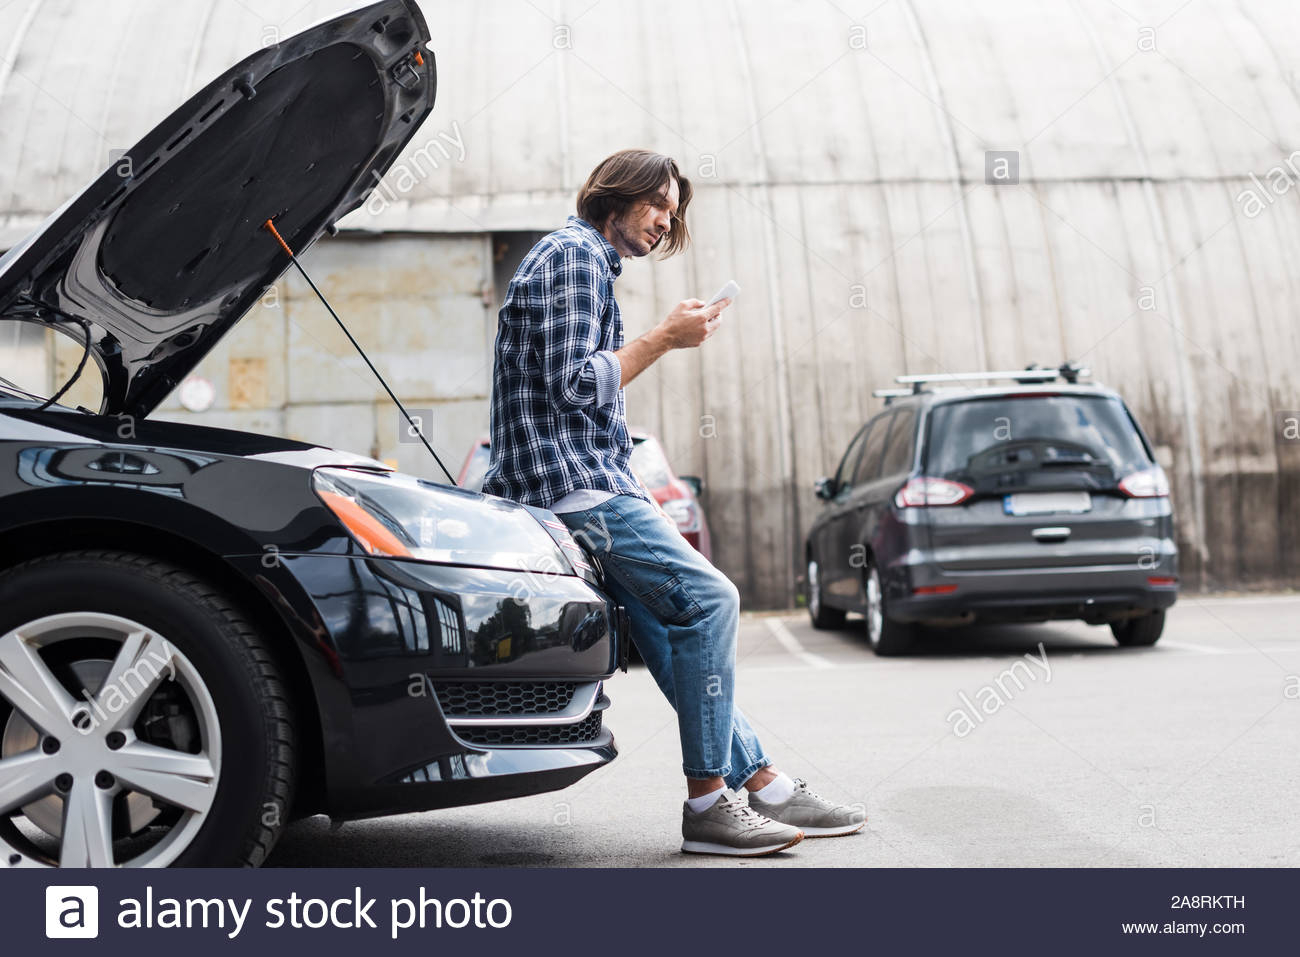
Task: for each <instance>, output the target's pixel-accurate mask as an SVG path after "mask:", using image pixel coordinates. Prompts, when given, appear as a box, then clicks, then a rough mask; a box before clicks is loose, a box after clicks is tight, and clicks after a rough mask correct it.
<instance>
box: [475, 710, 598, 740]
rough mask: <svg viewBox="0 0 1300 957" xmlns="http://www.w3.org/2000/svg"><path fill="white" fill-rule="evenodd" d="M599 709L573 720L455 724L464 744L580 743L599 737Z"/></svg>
mask: <svg viewBox="0 0 1300 957" xmlns="http://www.w3.org/2000/svg"><path fill="white" fill-rule="evenodd" d="M603 714H604V712H603V711H593V712H592V713H591V714H589V715H588V716H587V717H586V718H584V719H583V720H581V721H579V722H578V723H577V724H535V725H499V726H492V725H480V726H478V727H464V728H457V729H456V734H457V735H459V736H460V738H461V739H462V740H463V741H465V742H467V743H468V744H478V745H483V746H489V747H491V746H500V745H524V746H528V745H534V746H535V745H544V744H584V743H586V742H588V741H594V740H595V739H596V738H598V737H600V729H601V716H602V715H603Z"/></svg>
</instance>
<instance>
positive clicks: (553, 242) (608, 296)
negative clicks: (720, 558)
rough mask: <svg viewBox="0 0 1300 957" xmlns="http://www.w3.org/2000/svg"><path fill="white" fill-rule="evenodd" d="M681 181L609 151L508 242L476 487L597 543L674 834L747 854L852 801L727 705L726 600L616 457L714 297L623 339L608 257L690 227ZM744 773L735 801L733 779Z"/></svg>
mask: <svg viewBox="0 0 1300 957" xmlns="http://www.w3.org/2000/svg"><path fill="white" fill-rule="evenodd" d="M690 201H691V184H690V182H689V181H688V180H687V179H686V178H685V177H684V176H682V175H681V172H680V171H679V170H678V168H677V164H676V163H675V162H674V161H673V160H672V159H671V158H669V157H667V156H663V155H660V154H657V153H652V152H649V151H646V150H623V151H622V152H619V153H615V154H614V155H613V156H610V157H609V158H608V159H606V160H604V161H603V162H602V163H601V164H600V165H599V166H597V167H596V168H595V170H593V171H592V173H591V176H589V177H588V179H587V182H586V184H585V185H584V186H583V187H582V190H581V191H580V192H579V193H578V203H577V206H578V215H577V216H570V217H569V220H568V224H567V225H566V226H564V227H563V228H561V229H558V230H556V231H555V232H553V233H551V234H549V235H548V236H545V237H543V238H542V239H541V241H539V242H538V243H537V245H536V246H534V247H533V248H532V250H531V251H530V252H529V253H528V255H527V256H525V257H524V260H523V262H522V263H520V265H519V269H518V270H517V271H516V272H515V275H514V279H513V280H511V283H510V287H509V289H508V291H507V292H506V301H505V305H503V306H502V308H501V313H500V321H499V325H498V328H497V339H496V363H495V368H494V370H493V390H492V459H491V464H490V466H489V468H488V473H487V478H486V480H485V481H484V485H483V491H485V492H488V493H490V494H493V495H500V496H503V497H505V498H510V499H514V500H516V501H520V502H524V503H526V504H529V505H536V506H540V507H543V508H548V509H550V510H551V511H553V512H555V513H556V514H557V515H558V516H559V517H560V519H561V520H562V521H564V523H565V524H566V525H568V526H569V528H570V529H571V530H572V531H573V532H574V534H575V536H577V537H578V538H580V539H581V540H582V541H583V542H584V544H587V545H588V546H589V547H591V548H592V549H593V551H596V553H597V554H598V555H599V556H600V559H601V564H602V566H603V568H604V571H605V577H606V584H607V588H608V590H609V592H610V594H611V595H612V596H613V597H614V599H615V600H616V601H618V602H619V603H620V604H622V605H624V606H625V607H626V608H627V609H628V614H629V617H630V619H631V624H632V637H633V640H634V642H635V643H636V646H637V649H638V650H639V651H640V652H641V657H642V658H643V659H644V660H645V663H646V666H647V667H648V668H649V670H650V673H651V674H652V675H653V676H654V679H655V681H656V682H657V683H658V685H659V687H660V689H661V690H662V691H663V693H664V694H665V695H666V696H667V698H668V701H669V703H670V704H672V705H673V706H674V707H675V708H676V710H677V718H678V729H679V732H680V737H681V746H682V761H683V771H684V772H685V774H686V793H687V800H686V803H685V804H684V805H683V808H682V850H683V851H686V852H693V853H703V854H727V855H737V856H758V855H762V854H771V853H774V852H776V851H780V850H784V849H785V848H788V847H791V846H793V845H794V844H797V843H798V842H799V841H801V840H802V839H803V838H804V836H805V835H807V836H812V837H829V836H835V835H841V834H849V833H852V832H854V831H857V830H859V829H860V828H861V827H862V826H863V824H864V823H865V815H863V814H862V812H861V811H855V810H853V809H850V808H847V807H842V806H837V805H834V804H832V803H831V802H829V801H826V800H825V799H823V798H821V797H819V796H818V795H816V794H815V793H813V792H812V791H811V790H809V789H808V787H807V785H806V784H804V782H802V781H798V780H793V779H791V778H790V777H788V776H787V775H785V774H782V773H780V772H778V771H777V770H776V768H774V767H772V765H771V762H770V761H769V760H768V758H767V756H766V755H765V754H764V753H763V748H762V746H761V745H760V744H759V741H758V738H757V736H756V735H755V734H754V731H753V729H752V728H751V727H750V726H749V723H748V721H746V720H745V716H744V715H743V714H742V713H741V711H740V710H739V709H738V708H736V707H735V706H734V705H733V695H734V684H735V658H736V634H737V630H738V627H739V614H740V599H739V595H738V593H737V591H736V587H735V586H734V585H733V584H732V583H731V582H730V581H729V580H728V579H727V578H726V576H724V575H723V574H722V573H721V572H719V571H718V570H717V569H715V568H714V567H713V566H712V565H711V564H709V562H708V561H707V560H706V559H705V558H704V557H703V556H701V555H700V554H699V552H697V551H695V549H693V548H691V547H690V545H688V544H687V542H686V540H685V539H684V538H682V537H681V535H680V534H679V533H678V532H677V529H676V527H675V526H673V525H672V523H671V521H669V520H668V518H667V516H666V515H664V513H663V512H662V511H661V510H659V508H658V506H657V505H656V504H655V503H654V501H653V500H652V499H651V498H650V496H649V495H648V494H647V493H646V491H645V489H644V488H643V487H642V486H641V484H640V482H639V481H638V480H637V478H636V477H635V476H634V475H633V473H632V471H631V470H630V469H629V467H628V458H629V456H630V454H631V451H632V443H631V441H630V440H629V438H628V432H627V423H626V421H625V418H624V406H623V387H624V386H626V385H627V384H628V383H629V382H631V381H632V380H633V379H635V378H636V377H637V376H638V375H639V374H640V373H642V372H643V371H645V369H646V368H647V367H648V366H650V365H651V364H652V363H654V362H655V361H656V360H658V359H659V358H660V357H662V356H663V355H665V354H666V353H667V352H669V351H671V350H673V349H689V348H696V347H698V346H700V345H701V344H702V343H704V342H705V341H706V340H707V339H709V338H710V337H711V336H712V335H713V334H714V333H715V332H716V331H717V328H718V321H719V320H718V316H719V314H720V313H721V312H722V310H723V309H725V308H726V307H727V306H728V305H729V304H730V300H723V301H722V302H720V303H717V304H716V305H713V306H705V304H704V303H703V302H701V301H700V300H698V299H686V300H683V301H682V302H679V303H678V304H677V306H676V307H675V308H674V309H673V310H672V312H670V313H669V314H668V317H667V318H666V319H664V320H663V322H661V323H659V325H657V326H656V327H655V328H654V329H652V330H650V331H649V332H647V333H646V334H645V335H643V336H641V337H640V338H638V339H635V340H634V341H632V342H629V343H627V344H626V345H624V342H623V321H622V317H621V315H620V313H619V308H618V303H617V302H616V301H615V299H614V280H615V279H616V278H617V277H618V275H619V273H620V272H621V271H622V268H623V267H622V261H621V259H622V257H640V256H645V255H647V254H649V253H650V252H651V251H652V250H659V251H660V252H661V253H662V254H664V255H671V254H673V253H676V252H678V251H680V250H682V249H684V248H685V247H686V245H687V244H688V242H689V240H690V236H689V233H688V232H687V228H686V208H687V205H688V204H689V203H690ZM742 785H743V787H744V788H745V790H747V791H748V792H749V802H748V804H746V803H745V802H744V801H743V800H742V799H741V798H740V797H739V796H738V794H737V793H736V792H737V790H738V789H739V788H740V787H741V786H742Z"/></svg>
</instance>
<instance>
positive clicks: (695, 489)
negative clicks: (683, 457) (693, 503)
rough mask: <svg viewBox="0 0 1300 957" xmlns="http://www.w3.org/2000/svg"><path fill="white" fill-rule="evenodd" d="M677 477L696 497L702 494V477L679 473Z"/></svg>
mask: <svg viewBox="0 0 1300 957" xmlns="http://www.w3.org/2000/svg"><path fill="white" fill-rule="evenodd" d="M677 477H678V478H679V479H681V480H682V484H683V485H685V486H686V487H687V488H689V489H690V490H691V492H692V493H694V495H695V497H696V498H699V497H700V496H701V495H703V494H704V479H702V478H700V477H699V476H698V475H679V476H677Z"/></svg>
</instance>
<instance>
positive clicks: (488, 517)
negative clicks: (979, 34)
mask: <svg viewBox="0 0 1300 957" xmlns="http://www.w3.org/2000/svg"><path fill="white" fill-rule="evenodd" d="M312 488H313V489H314V490H315V492H316V495H317V496H318V497H319V498H320V500H321V502H323V503H324V504H325V507H326V508H328V509H329V510H330V511H331V512H333V513H334V515H335V517H336V518H338V520H339V521H340V522H341V523H342V524H343V527H344V528H346V529H347V530H348V533H349V534H350V535H351V536H352V539H353V540H354V541H355V542H356V543H357V544H358V545H359V546H361V548H363V549H364V550H365V551H366V552H367V554H370V555H374V556H376V557H383V558H411V559H416V560H418V561H426V562H437V563H439V564H443V565H473V566H477V567H480V568H501V569H505V570H507V571H530V572H540V573H543V574H561V575H572V574H573V568H572V566H571V564H570V562H569V561H568V559H567V557H566V556H565V555H564V553H563V552H562V551H561V550H560V547H559V546H558V545H557V543H556V541H555V539H554V538H552V537H551V535H550V534H549V533H548V532H547V530H546V529H544V528H543V527H542V526H541V525H540V524H539V523H538V521H537V519H536V518H534V517H533V516H532V515H531V514H529V512H528V510H527V509H526V508H524V507H523V506H522V505H517V504H515V503H514V502H508V501H506V500H505V499H499V498H492V497H490V496H484V495H479V494H478V493H476V492H466V491H464V490H462V489H458V488H453V487H449V486H444V485H436V484H434V483H433V482H426V481H424V480H423V479H418V478H415V477H414V476H410V475H402V474H400V473H396V472H366V471H361V470H358V469H347V468H320V469H316V470H315V471H314V472H313V473H312Z"/></svg>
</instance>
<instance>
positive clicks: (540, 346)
mask: <svg viewBox="0 0 1300 957" xmlns="http://www.w3.org/2000/svg"><path fill="white" fill-rule="evenodd" d="M602 268H603V267H602V264H601V263H599V262H598V261H597V260H596V259H595V257H594V256H593V255H592V253H591V252H590V251H589V250H587V249H585V248H583V247H581V246H576V245H574V246H563V247H560V248H558V249H556V250H555V252H554V253H553V254H552V255H551V257H550V258H549V259H548V260H547V262H546V263H545V265H544V266H543V267H542V268H541V269H539V270H538V271H537V273H536V274H535V275H534V277H533V279H532V282H533V283H534V284H535V286H534V288H533V289H532V290H530V299H532V300H533V302H534V303H535V305H536V306H537V310H536V315H537V319H536V321H535V324H534V326H533V330H532V347H533V350H534V352H535V353H536V355H537V358H538V361H539V364H540V365H541V370H542V378H543V380H544V381H545V385H546V391H547V393H548V394H549V395H550V397H551V401H552V402H554V403H555V405H556V406H557V407H558V408H560V409H562V410H564V411H566V412H575V411H577V410H579V409H582V408H585V407H588V406H597V407H599V406H603V405H607V404H609V403H610V402H612V401H613V399H614V396H615V395H617V393H618V384H619V381H620V380H621V378H622V370H621V368H620V367H619V363H618V359H617V358H616V357H615V356H614V354H613V353H611V352H603V351H600V350H599V344H600V339H601V329H600V322H601V316H602V315H603V313H604V310H605V302H604V295H603V293H602V285H601V269H602ZM611 367H612V368H611ZM611 380H612V382H613V390H612V392H611V391H610V383H611Z"/></svg>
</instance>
